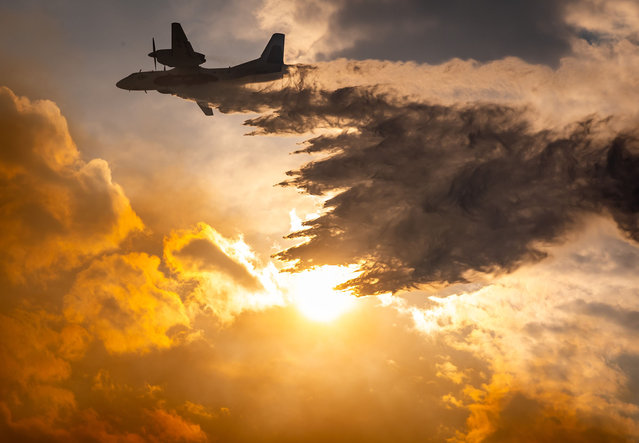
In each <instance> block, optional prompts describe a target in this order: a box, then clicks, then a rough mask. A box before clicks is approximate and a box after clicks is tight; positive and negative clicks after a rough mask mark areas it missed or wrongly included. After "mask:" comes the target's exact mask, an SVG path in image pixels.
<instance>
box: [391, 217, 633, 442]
mask: <svg viewBox="0 0 639 443" xmlns="http://www.w3.org/2000/svg"><path fill="white" fill-rule="evenodd" d="M571 240H572V241H571V242H569V243H567V244H565V245H563V246H556V247H554V248H553V251H552V252H553V257H554V258H553V259H552V260H548V261H544V262H541V263H538V264H536V265H534V266H530V267H527V268H522V269H520V270H518V271H516V272H515V273H513V274H511V275H509V276H505V277H503V278H500V279H496V280H493V282H492V283H491V284H489V285H487V286H485V287H483V288H481V289H479V290H470V291H468V292H466V291H463V290H461V291H458V292H457V293H456V294H455V295H452V296H450V297H436V298H433V299H432V301H434V302H435V305H436V307H435V308H434V309H433V308H431V309H421V308H419V307H415V306H409V305H407V304H406V303H405V302H399V303H398V302H397V301H390V302H391V303H398V304H397V308H398V309H399V310H400V311H401V312H404V313H405V314H406V315H409V316H411V317H412V318H413V320H414V322H415V327H416V329H417V330H420V331H422V332H423V333H425V334H427V335H428V336H434V337H438V339H440V340H443V341H445V342H446V343H448V344H450V345H451V346H453V347H456V348H459V349H463V350H465V351H470V352H472V353H473V354H475V355H477V356H478V357H479V358H481V359H482V360H484V361H486V362H488V364H489V366H490V368H491V370H492V374H491V376H490V381H489V382H488V383H482V384H476V383H472V382H471V383H465V388H464V392H463V395H462V396H460V397H454V398H451V399H449V401H450V402H451V404H453V405H456V407H464V408H467V409H468V410H469V411H470V415H469V417H468V421H467V424H468V432H467V433H464V435H463V436H461V437H460V438H461V439H462V440H463V441H518V440H526V439H527V438H529V439H531V441H539V440H562V441H583V440H594V441H627V438H628V436H636V435H638V434H639V428H638V427H637V423H636V421H635V420H634V419H633V418H632V417H634V416H635V415H636V413H637V411H638V410H639V403H638V402H637V399H636V396H633V395H628V392H629V389H635V388H634V384H633V383H634V380H635V379H636V370H635V369H632V368H631V367H630V366H628V365H627V364H626V363H625V362H626V361H633V360H632V358H634V357H630V358H629V356H636V355H638V354H639V347H638V346H637V329H636V328H635V322H636V318H635V317H636V312H637V307H638V305H637V301H636V279H635V271H634V266H633V264H634V263H636V260H637V258H638V257H639V252H638V251H639V248H637V247H636V245H635V244H634V242H632V241H630V240H628V239H625V238H623V237H622V236H621V235H620V234H619V232H618V231H617V229H616V227H615V226H614V225H613V224H612V223H611V222H610V221H608V220H604V219H596V220H591V223H590V224H589V227H588V228H587V229H586V230H585V231H584V232H582V233H581V234H580V235H578V236H576V237H573V238H572V239H571ZM618 362H624V363H623V364H619V363H618ZM522 417H526V419H527V420H526V422H523V421H521V418H522ZM529 425H530V426H529ZM597 439H598V440H597Z"/></svg>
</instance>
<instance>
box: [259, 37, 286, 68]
mask: <svg viewBox="0 0 639 443" xmlns="http://www.w3.org/2000/svg"><path fill="white" fill-rule="evenodd" d="M260 59H261V60H262V61H263V62H266V63H278V64H280V65H282V64H284V34H273V35H272V36H271V39H270V40H269V41H268V44H267V45H266V48H264V52H262V56H261V57H260Z"/></svg>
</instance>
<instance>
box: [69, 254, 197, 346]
mask: <svg viewBox="0 0 639 443" xmlns="http://www.w3.org/2000/svg"><path fill="white" fill-rule="evenodd" d="M159 265H160V259H159V258H158V257H152V256H149V255H147V254H143V253H132V254H128V255H117V254H115V255H110V256H105V257H103V258H101V259H99V260H95V261H94V262H92V263H91V265H90V266H89V267H88V268H87V269H85V270H83V271H82V272H81V273H79V274H78V276H77V278H76V280H75V283H74V284H73V287H72V288H71V289H70V291H69V292H68V294H67V295H66V296H65V299H64V302H65V308H64V314H65V317H66V319H67V321H69V322H70V323H75V324H81V325H84V326H85V327H86V328H87V329H88V330H89V331H91V332H92V333H93V334H94V335H95V336H96V337H98V338H99V339H101V340H102V342H103V343H104V346H105V347H106V348H107V350H109V351H111V352H134V351H148V350H149V348H150V347H153V346H156V347H168V346H171V344H172V343H173V342H174V341H175V340H176V339H179V337H180V334H179V333H180V332H184V330H185V328H187V327H188V326H189V318H188V317H187V315H186V310H185V308H184V305H183V304H182V301H181V299H180V297H179V296H178V294H176V293H175V292H173V291H172V290H171V289H172V288H171V286H172V285H174V284H172V283H171V281H170V280H169V279H167V278H166V277H165V275H164V274H163V273H162V272H161V271H160V270H159V269H158V266H159Z"/></svg>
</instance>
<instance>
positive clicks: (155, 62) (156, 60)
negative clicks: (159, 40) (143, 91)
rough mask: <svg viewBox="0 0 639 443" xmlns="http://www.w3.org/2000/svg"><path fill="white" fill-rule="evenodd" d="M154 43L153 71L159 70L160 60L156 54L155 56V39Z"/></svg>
mask: <svg viewBox="0 0 639 443" xmlns="http://www.w3.org/2000/svg"><path fill="white" fill-rule="evenodd" d="M152 41H153V69H154V70H155V69H157V68H158V58H157V57H156V54H155V37H153V39H152Z"/></svg>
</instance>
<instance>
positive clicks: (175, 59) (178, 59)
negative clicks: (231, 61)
mask: <svg viewBox="0 0 639 443" xmlns="http://www.w3.org/2000/svg"><path fill="white" fill-rule="evenodd" d="M205 61H206V59H205V57H204V54H200V53H199V52H195V51H194V50H193V46H191V42H189V39H188V38H186V34H185V33H184V30H183V29H182V25H180V24H179V23H171V63H169V66H176V67H177V66H179V67H187V66H198V65H201V64H202V63H204V62H205Z"/></svg>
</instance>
